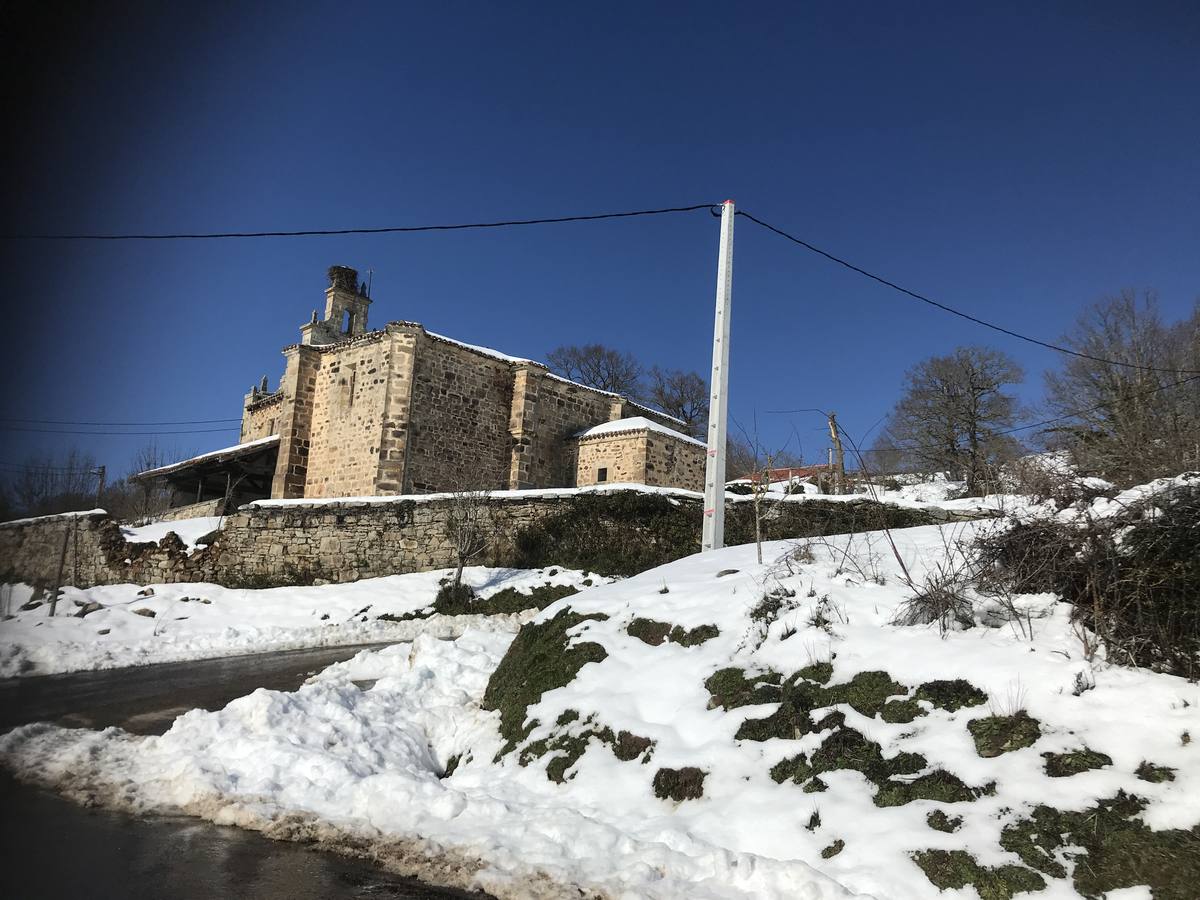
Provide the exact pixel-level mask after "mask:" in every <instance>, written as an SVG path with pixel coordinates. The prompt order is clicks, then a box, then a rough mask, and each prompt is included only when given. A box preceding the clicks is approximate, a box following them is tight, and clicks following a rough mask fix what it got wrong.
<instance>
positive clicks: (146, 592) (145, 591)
mask: <svg viewBox="0 0 1200 900" xmlns="http://www.w3.org/2000/svg"><path fill="white" fill-rule="evenodd" d="M137 595H138V596H139V597H153V596H154V588H152V587H148V588H142V589H141V590H140V591H138V592H137Z"/></svg>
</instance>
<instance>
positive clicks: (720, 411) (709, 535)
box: [700, 200, 734, 552]
mask: <svg viewBox="0 0 1200 900" xmlns="http://www.w3.org/2000/svg"><path fill="white" fill-rule="evenodd" d="M733 215H734V207H733V201H732V200H726V201H725V202H724V203H723V204H721V243H720V247H719V249H718V251H717V314H716V320H715V322H714V323H713V357H712V380H711V381H710V382H709V400H708V460H707V463H706V465H705V469H704V530H703V535H702V539H701V544H700V548H701V550H703V551H705V552H707V551H709V550H719V549H720V548H721V547H723V546H725V435H726V432H727V422H726V419H727V417H728V413H729V304H730V300H731V299H732V294H733Z"/></svg>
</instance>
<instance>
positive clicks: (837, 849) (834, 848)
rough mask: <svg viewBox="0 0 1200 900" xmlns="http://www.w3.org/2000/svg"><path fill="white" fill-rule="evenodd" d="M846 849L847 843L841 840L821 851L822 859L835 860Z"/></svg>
mask: <svg viewBox="0 0 1200 900" xmlns="http://www.w3.org/2000/svg"><path fill="white" fill-rule="evenodd" d="M845 848H846V842H845V841H843V840H841V839H840V838H839V839H838V840H836V841H834V842H833V843H832V844H830V845H829V846H828V847H826V848H825V849H824V850H822V851H821V859H833V857H835V856H837V855H838V854H839V853H841V852H842V850H844V849H845Z"/></svg>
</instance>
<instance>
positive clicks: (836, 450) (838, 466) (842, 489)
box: [829, 412, 846, 494]
mask: <svg viewBox="0 0 1200 900" xmlns="http://www.w3.org/2000/svg"><path fill="white" fill-rule="evenodd" d="M829 438H830V440H832V441H833V459H832V460H831V462H832V463H833V485H834V487H833V490H834V493H837V494H844V493H846V455H845V454H844V453H843V452H842V436H841V434H840V433H839V432H838V423H837V413H832V412H831V413H830V414H829Z"/></svg>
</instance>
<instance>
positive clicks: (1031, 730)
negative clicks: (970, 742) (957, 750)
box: [967, 711, 1042, 759]
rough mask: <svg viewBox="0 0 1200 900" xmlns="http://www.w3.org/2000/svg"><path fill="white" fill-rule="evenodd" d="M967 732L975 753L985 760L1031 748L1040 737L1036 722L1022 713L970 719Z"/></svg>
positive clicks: (1040, 732) (1038, 726)
mask: <svg viewBox="0 0 1200 900" xmlns="http://www.w3.org/2000/svg"><path fill="white" fill-rule="evenodd" d="M967 730H968V731H970V732H971V737H973V738H974V739H975V750H976V752H977V753H978V754H979V755H980V756H982V757H984V758H985V759H988V758H991V757H994V756H999V755H1000V754H1001V753H1011V752H1012V751H1013V750H1020V749H1022V748H1023V747H1031V746H1033V743H1034V741H1036V740H1037V739H1038V738H1039V737H1041V735H1042V731H1041V728H1040V725H1039V723H1038V720H1037V719H1035V718H1033V717H1032V716H1030V715H1029V714H1028V713H1026V712H1024V711H1022V712H1019V713H1017V714H1016V715H1012V716H985V717H984V718H982V719H972V720H971V721H970V722H968V723H967Z"/></svg>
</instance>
